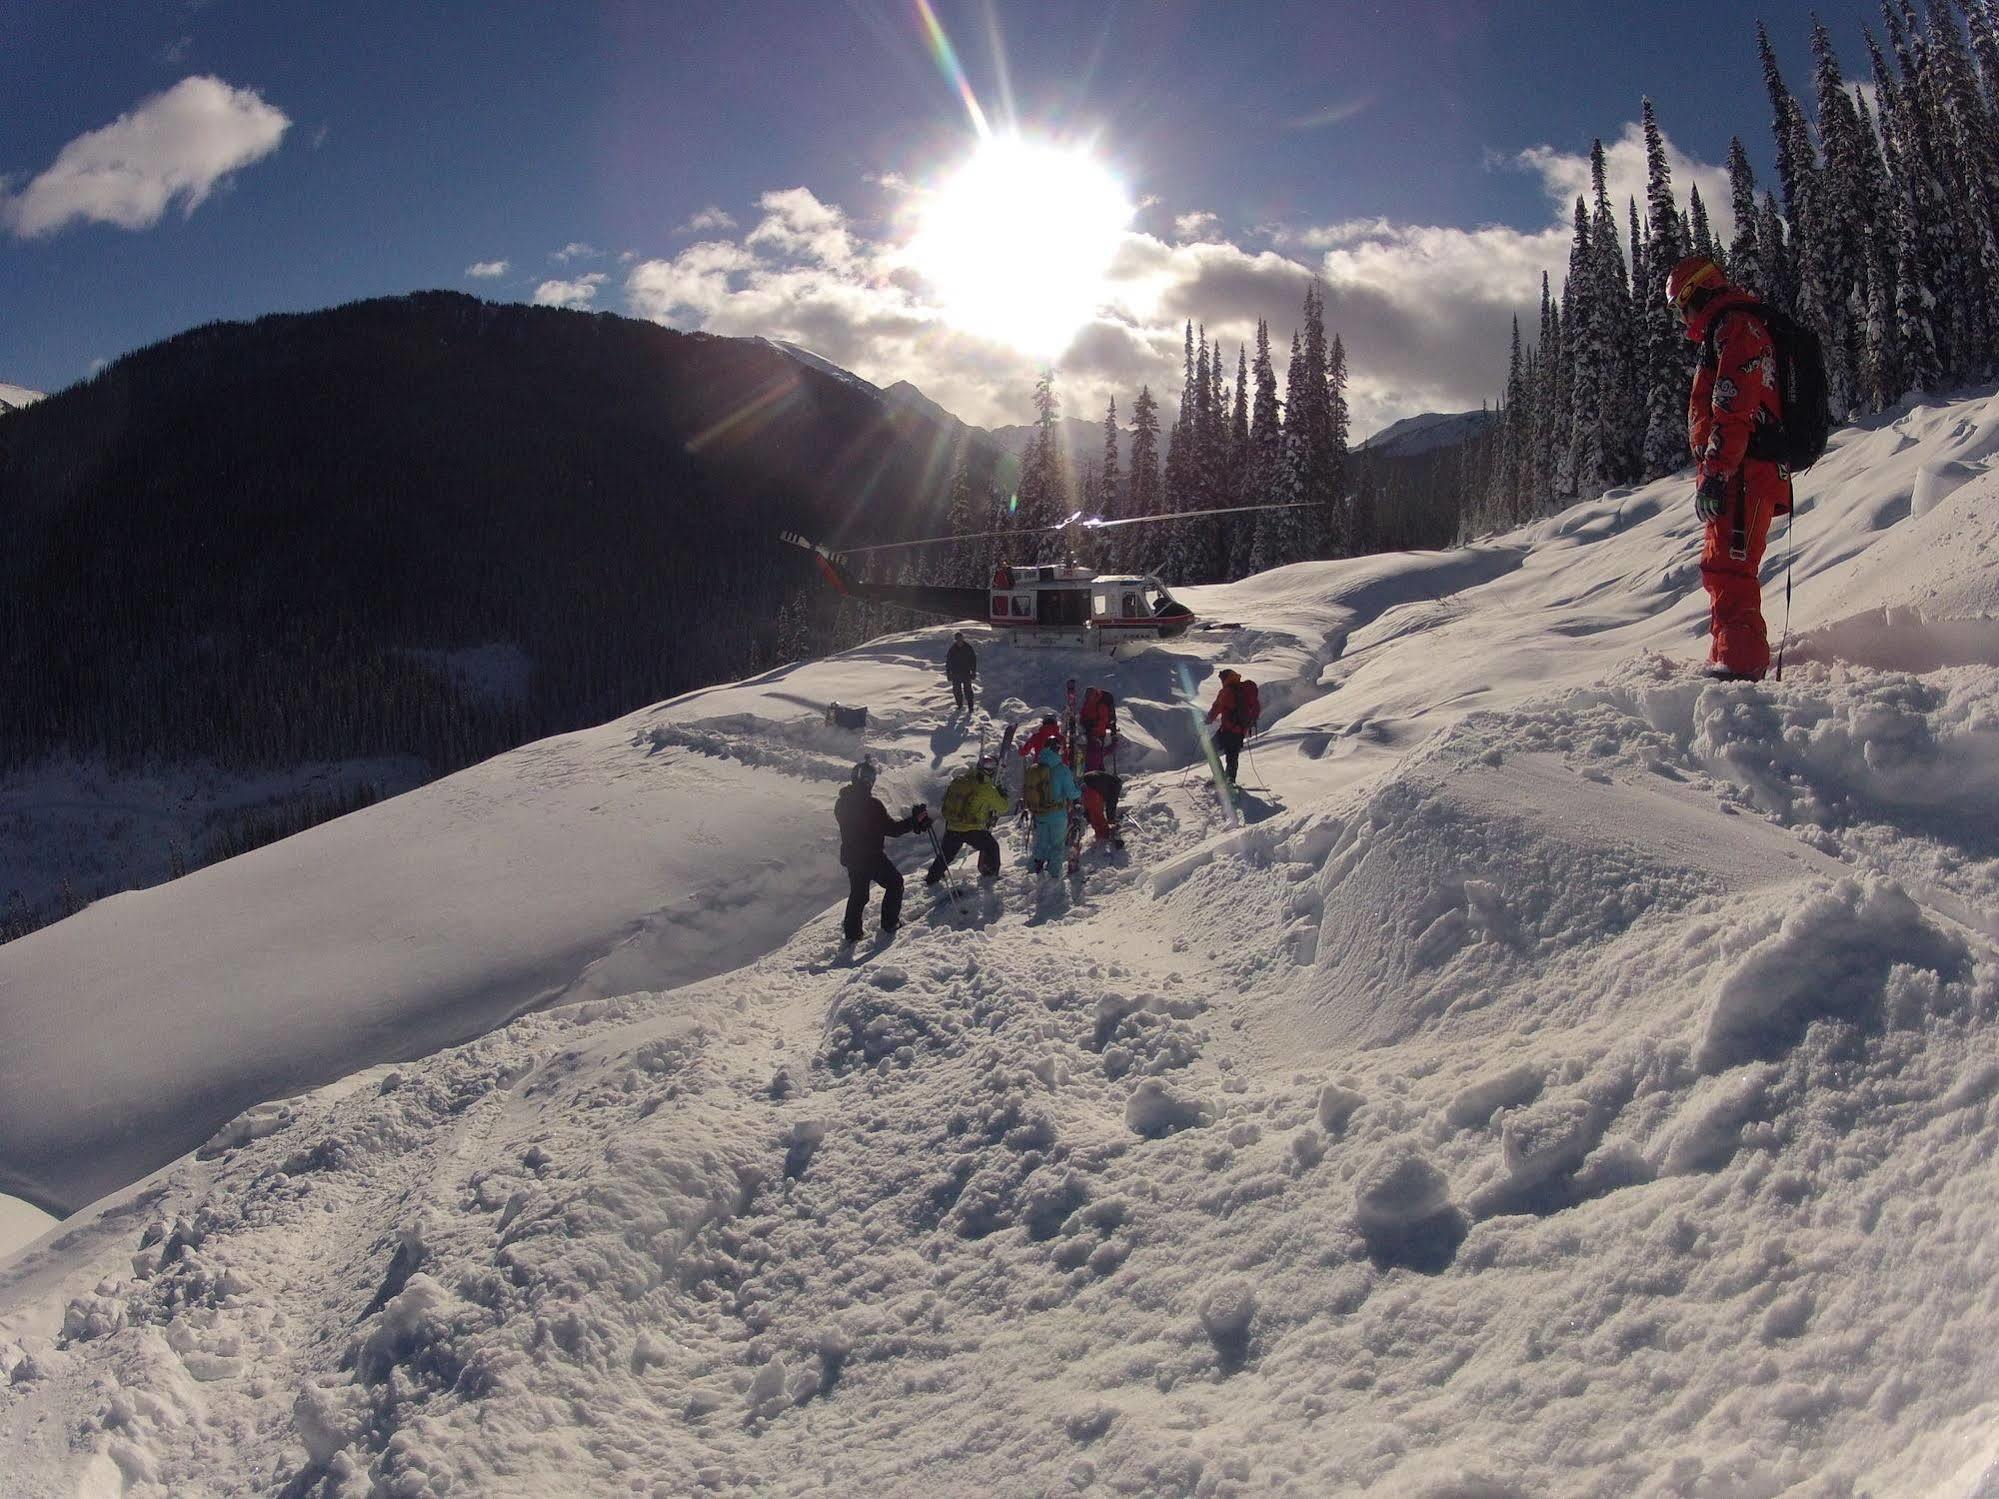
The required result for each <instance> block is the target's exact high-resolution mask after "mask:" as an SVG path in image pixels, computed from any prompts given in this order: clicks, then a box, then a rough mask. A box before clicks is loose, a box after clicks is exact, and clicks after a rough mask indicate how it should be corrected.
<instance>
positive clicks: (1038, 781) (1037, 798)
mask: <svg viewBox="0 0 1999 1499" xmlns="http://www.w3.org/2000/svg"><path fill="white" fill-rule="evenodd" d="M1050 779H1051V777H1050V774H1049V770H1048V767H1047V766H1046V765H1030V766H1028V767H1027V779H1026V780H1025V781H1023V782H1022V783H1021V788H1020V799H1021V801H1022V802H1023V803H1024V804H1025V805H1026V807H1027V810H1028V811H1030V812H1032V813H1033V814H1034V815H1035V816H1036V817H1039V816H1040V815H1041V814H1042V813H1044V812H1053V811H1055V810H1056V808H1055V807H1054V805H1053V804H1052V803H1051V802H1050V801H1049V798H1048V783H1049V780H1050Z"/></svg>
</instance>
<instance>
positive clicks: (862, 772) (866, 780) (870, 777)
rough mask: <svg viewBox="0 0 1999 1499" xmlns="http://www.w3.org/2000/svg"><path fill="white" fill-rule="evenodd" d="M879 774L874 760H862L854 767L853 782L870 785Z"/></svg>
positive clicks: (858, 784)
mask: <svg viewBox="0 0 1999 1499" xmlns="http://www.w3.org/2000/svg"><path fill="white" fill-rule="evenodd" d="M880 774H881V772H880V771H879V770H877V769H876V768H875V762H874V761H872V760H863V761H862V762H861V763H860V764H859V765H856V766H855V767H854V784H855V785H856V786H872V785H874V783H875V777H876V776H878V775H880Z"/></svg>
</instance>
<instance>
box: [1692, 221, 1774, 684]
mask: <svg viewBox="0 0 1999 1499" xmlns="http://www.w3.org/2000/svg"><path fill="white" fill-rule="evenodd" d="M1666 300H1667V301H1669V302H1670V303H1672V305H1673V309H1674V311H1676V312H1678V313H1679V315H1680V317H1681V319H1682V321H1684V322H1685V324H1686V329H1687V337H1688V338H1689V339H1690V340H1691V341H1692V342H1694V343H1696V344H1699V345H1700V349H1701V354H1700V362H1699V363H1698V364H1697V365H1696V366H1695V367H1694V383H1693V389H1692V390H1691V391H1690V392H1689V394H1688V398H1687V442H1688V445H1689V446H1690V447H1691V448H1692V449H1693V454H1694V462H1695V465H1696V484H1695V489H1694V513H1695V514H1697V515H1698V516H1699V517H1700V518H1701V520H1703V521H1704V522H1706V525H1707V530H1706V533H1705V537H1704V539H1703V542H1702V546H1701V585H1702V586H1703V587H1704V588H1706V589H1707V595H1708V622H1709V631H1708V660H1709V662H1710V663H1711V664H1710V666H1709V670H1708V674H1709V675H1710V676H1714V677H1718V678H1720V679H1722V680H1724V681H1736V682H1756V681H1761V680H1762V678H1763V673H1764V672H1765V671H1767V670H1769V667H1770V634H1769V631H1768V629H1767V628H1766V627H1765V625H1764V623H1763V586H1762V583H1761V582H1760V580H1759V571H1758V570H1759V569H1760V568H1761V567H1762V565H1763V548H1764V546H1765V544H1766V543H1767V542H1768V541H1769V539H1770V522H1771V521H1772V519H1773V518H1774V517H1776V516H1779V515H1787V514H1789V513H1790V509H1791V474H1790V470H1789V469H1787V468H1786V467H1785V466H1784V465H1783V464H1782V463H1779V462H1777V461H1776V460H1775V459H1774V458H1772V457H1771V456H1770V454H1771V452H1772V451H1773V450H1774V449H1775V448H1776V447H1777V443H1778V441H1779V439H1780V433H1781V429H1782V426H1783V421H1784V410H1783V402H1782V398H1781V395H1780V393H1779V389H1778V380H1777V358H1776V346H1775V344H1774V343H1773V342H1772V340H1771V337H1770V327H1769V323H1768V321H1767V320H1766V319H1765V318H1764V317H1763V316H1760V315H1759V314H1760V313H1761V312H1762V307H1763V304H1762V303H1760V302H1758V301H1757V300H1756V298H1755V297H1753V296H1751V295H1750V294H1749V293H1748V292H1746V291H1744V290H1743V289H1742V288H1741V287H1739V286H1735V285H1733V284H1731V283H1730V282H1729V281H1728V280H1727V278H1726V277H1724V276H1723V275H1722V272H1721V267H1720V266H1718V265H1716V264H1715V263H1714V262H1713V261H1712V260H1710V259H1708V258H1707V257H1706V256H1704V255H1689V256H1688V257H1687V258H1686V259H1685V260H1682V261H1681V262H1680V263H1679V264H1678V265H1676V266H1674V267H1673V269H1672V271H1671V273H1670V274H1669V275H1668V276H1667V278H1666Z"/></svg>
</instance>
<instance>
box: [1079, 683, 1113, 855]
mask: <svg viewBox="0 0 1999 1499" xmlns="http://www.w3.org/2000/svg"><path fill="white" fill-rule="evenodd" d="M1077 723H1078V725H1079V727H1080V728H1081V729H1082V732H1083V812H1084V815H1085V816H1087V817H1088V818H1089V819H1090V826H1091V827H1092V828H1093V829H1095V831H1096V835H1097V842H1099V843H1109V844H1111V845H1113V846H1114V847H1115V846H1118V845H1119V839H1118V838H1117V830H1116V827H1115V824H1116V822H1117V807H1118V797H1119V794H1120V793H1121V792H1122V791H1123V789H1124V783H1123V782H1122V781H1121V780H1119V779H1118V777H1117V775H1116V773H1115V772H1114V771H1112V770H1111V769H1110V763H1109V762H1110V758H1111V754H1112V751H1113V750H1114V749H1115V748H1116V746H1117V702H1116V699H1114V698H1113V697H1112V696H1111V695H1110V694H1109V693H1108V692H1105V691H1104V690H1103V689H1102V688H1100V687H1092V688H1090V689H1089V690H1088V691H1087V692H1085V693H1084V694H1083V707H1082V711H1081V712H1080V713H1079V714H1077Z"/></svg>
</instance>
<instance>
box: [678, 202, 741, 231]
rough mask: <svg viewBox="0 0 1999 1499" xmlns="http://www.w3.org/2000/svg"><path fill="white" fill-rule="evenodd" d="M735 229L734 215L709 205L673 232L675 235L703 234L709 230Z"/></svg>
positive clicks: (711, 204)
mask: <svg viewBox="0 0 1999 1499" xmlns="http://www.w3.org/2000/svg"><path fill="white" fill-rule="evenodd" d="M735 227H736V218H735V215H734V214H732V213H730V212H728V211H727V210H726V209H722V208H718V207H716V206H715V205H714V204H713V203H710V204H709V205H708V206H707V207H706V208H704V209H702V210H701V211H700V212H699V213H697V214H695V215H694V217H693V218H691V219H689V220H688V221H687V222H686V223H684V224H681V225H679V226H678V227H677V228H675V229H674V231H673V232H674V233H675V234H705V233H707V232H708V231H709V230H711V229H733V228H735Z"/></svg>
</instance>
